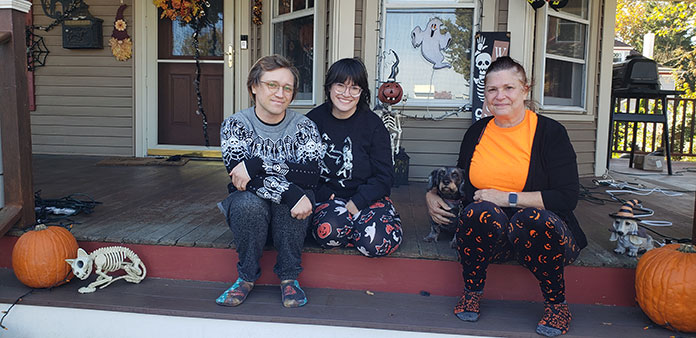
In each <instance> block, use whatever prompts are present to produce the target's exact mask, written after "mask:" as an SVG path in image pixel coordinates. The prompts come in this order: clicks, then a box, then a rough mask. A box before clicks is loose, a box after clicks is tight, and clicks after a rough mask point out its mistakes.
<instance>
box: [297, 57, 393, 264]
mask: <svg viewBox="0 0 696 338" xmlns="http://www.w3.org/2000/svg"><path fill="white" fill-rule="evenodd" d="M324 93H325V94H326V97H327V98H328V100H327V101H326V102H325V103H324V104H322V105H320V106H318V107H316V108H314V109H312V110H311V111H310V112H309V113H307V117H309V118H310V119H311V120H312V121H314V122H315V123H316V124H317V127H318V128H319V132H320V133H321V139H322V153H323V158H322V159H321V160H320V162H319V165H320V167H321V173H320V176H321V177H320V179H319V184H318V186H317V188H316V189H315V195H316V199H317V203H316V204H315V207H314V214H313V215H312V221H311V232H312V234H313V235H314V238H315V239H316V240H317V242H318V243H319V245H321V246H322V247H323V248H336V247H355V248H356V249H357V250H358V251H360V252H361V253H362V254H363V255H365V256H367V257H380V256H386V255H388V254H390V253H392V252H394V251H395V250H396V249H397V248H398V247H399V245H400V244H401V241H402V230H401V219H400V217H399V214H398V213H397V211H396V209H395V208H394V204H393V203H392V201H391V200H390V199H389V194H390V192H391V186H392V181H393V176H394V169H393V164H392V158H391V143H390V140H389V133H388V132H387V129H386V128H385V127H384V124H383V123H382V120H381V119H380V118H379V117H378V116H377V115H376V114H375V113H374V112H372V110H370V89H369V87H368V84H367V70H366V69H365V65H364V64H363V63H362V61H360V59H358V58H354V59H349V58H346V59H341V60H338V61H336V62H335V63H334V64H333V65H331V67H330V68H329V71H328V72H327V74H326V80H325V82H324Z"/></svg>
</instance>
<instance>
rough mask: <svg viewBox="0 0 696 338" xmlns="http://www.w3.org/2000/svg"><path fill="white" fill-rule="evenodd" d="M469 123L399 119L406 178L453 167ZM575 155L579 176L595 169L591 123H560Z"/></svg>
mask: <svg viewBox="0 0 696 338" xmlns="http://www.w3.org/2000/svg"><path fill="white" fill-rule="evenodd" d="M470 125H471V120H470V119H446V120H443V121H431V120H417V119H410V118H409V119H405V120H403V121H402V129H403V134H402V142H401V146H402V147H404V149H406V153H407V154H408V155H409V156H410V167H409V179H410V180H412V181H424V180H426V179H427V177H428V175H429V174H430V172H431V171H432V170H433V169H435V168H437V167H441V166H453V165H456V163H457V158H458V156H459V145H460V143H461V141H462V137H463V136H464V133H465V132H466V130H467V129H468V128H469V126H470ZM563 125H564V126H565V127H566V129H568V135H569V136H570V139H571V141H572V142H573V147H574V148H575V152H576V153H577V157H578V171H579V173H580V175H581V176H590V175H592V173H593V172H594V148H595V138H594V135H595V125H594V123H593V122H563Z"/></svg>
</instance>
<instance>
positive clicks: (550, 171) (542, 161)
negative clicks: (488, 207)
mask: <svg viewBox="0 0 696 338" xmlns="http://www.w3.org/2000/svg"><path fill="white" fill-rule="evenodd" d="M537 116H538V117H539V119H538V120H537V126H536V130H535V132H534V141H533V142H532V154H531V157H530V159H529V172H528V174H527V182H526V183H525V185H524V189H522V191H541V198H542V200H543V201H544V207H545V208H546V209H548V210H550V211H553V212H554V213H555V214H556V215H558V216H559V217H560V218H561V219H562V220H563V221H564V222H565V223H566V224H567V225H568V228H569V229H570V231H571V232H572V233H573V237H575V242H576V244H577V245H578V247H580V248H581V249H582V248H584V247H585V246H587V238H586V237H585V233H584V232H583V231H582V229H581V228H580V224H579V223H578V220H577V218H575V215H574V214H573V210H574V209H575V206H576V205H577V203H578V195H579V191H580V182H579V179H578V165H577V161H576V156H575V150H573V145H572V144H571V143H570V138H568V132H567V131H566V129H565V127H563V125H561V124H560V123H558V122H557V121H555V120H553V119H550V118H548V117H545V116H542V115H537ZM492 118H493V117H492V116H489V117H487V118H484V119H481V120H479V121H478V122H476V123H474V124H473V125H472V126H471V127H470V128H469V130H467V131H466V133H465V134H464V139H463V140H462V144H461V147H460V150H459V160H458V161H457V166H458V167H459V168H463V169H464V170H465V172H466V173H467V177H468V173H469V166H470V165H471V157H472V156H473V154H474V149H475V148H476V145H478V142H479V140H480V139H481V136H482V135H483V133H484V131H485V130H486V125H488V122H489V121H490V120H491V119H492ZM463 190H464V191H463V195H464V201H463V202H464V205H467V204H469V203H471V202H473V200H474V192H475V191H476V190H478V189H476V188H475V187H474V186H473V185H472V184H471V181H470V180H467V181H466V183H465V185H464V189H463Z"/></svg>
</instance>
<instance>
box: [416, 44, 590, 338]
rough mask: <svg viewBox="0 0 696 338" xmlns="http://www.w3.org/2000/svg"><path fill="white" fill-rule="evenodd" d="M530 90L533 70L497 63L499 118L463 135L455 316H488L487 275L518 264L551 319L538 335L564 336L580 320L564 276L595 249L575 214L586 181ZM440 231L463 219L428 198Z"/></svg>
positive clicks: (491, 91)
mask: <svg viewBox="0 0 696 338" xmlns="http://www.w3.org/2000/svg"><path fill="white" fill-rule="evenodd" d="M529 88H530V84H529V82H528V80H527V76H526V74H525V70H524V68H523V67H522V66H521V65H520V64H519V63H517V62H516V61H514V60H513V59H511V58H509V57H500V58H498V59H496V61H494V62H493V63H491V65H490V67H489V68H488V71H487V73H486V77H485V87H484V91H485V104H486V106H487V109H488V110H489V111H490V112H491V114H492V116H489V117H486V118H483V119H481V120H479V121H477V122H476V123H474V124H473V125H472V126H471V127H470V128H469V129H468V130H467V132H466V134H465V135H464V139H463V140H462V144H461V148H460V151H459V160H458V163H457V166H458V167H459V168H462V169H464V170H465V173H466V174H465V176H466V181H465V184H464V186H463V189H462V190H463V196H464V197H463V199H462V205H463V206H465V207H464V208H461V209H460V210H461V211H460V213H459V215H458V220H459V224H458V226H457V234H456V238H457V252H458V255H459V258H460V262H461V264H462V268H463V271H462V275H463V277H464V285H465V288H464V292H463V295H462V297H461V298H460V299H459V302H458V303H457V305H456V306H455V308H454V313H455V315H456V316H457V317H458V318H459V319H461V320H464V321H472V322H473V321H476V320H478V318H479V316H480V311H479V302H480V298H481V295H482V294H483V288H484V285H485V281H486V269H487V268H488V265H489V264H490V263H493V262H502V261H507V260H511V259H517V261H518V262H519V263H520V264H521V265H522V266H524V267H525V268H527V269H529V270H530V271H531V272H532V273H533V274H534V276H535V277H536V278H537V279H538V280H539V284H540V286H541V291H542V294H543V296H544V300H545V302H544V315H543V317H542V318H541V320H540V321H539V323H538V325H537V329H536V332H537V333H539V334H541V335H545V336H557V335H560V334H565V333H566V332H567V331H568V328H569V327H570V320H571V314H570V310H569V309H568V304H567V303H566V300H565V281H564V277H563V267H564V266H565V265H568V264H570V263H572V262H573V261H574V260H575V259H576V258H577V257H578V254H579V253H580V250H581V249H582V248H583V247H585V246H586V245H587V240H586V238H585V234H584V233H583V231H582V229H581V228H580V226H579V224H578V221H577V219H576V218H575V216H574V215H573V210H574V209H575V206H576V204H577V200H578V191H579V181H578V169H577V161H576V155H575V151H574V150H573V146H572V144H571V143H570V139H569V138H568V133H567V131H566V129H565V128H564V127H563V126H562V125H561V124H560V123H558V122H556V121H554V120H552V119H550V118H548V117H544V116H542V115H538V114H537V113H535V112H534V111H532V110H529V109H527V107H526V102H525V99H526V97H527V94H528V93H529ZM426 202H427V206H428V212H429V213H430V216H431V217H432V218H433V220H434V221H436V222H438V223H440V224H447V223H448V222H449V220H448V218H450V217H455V215H453V214H451V213H450V212H449V211H448V210H449V209H450V208H449V207H448V206H447V203H445V202H444V201H443V200H442V199H441V198H440V197H439V196H438V195H437V194H436V193H435V191H428V192H427V193H426Z"/></svg>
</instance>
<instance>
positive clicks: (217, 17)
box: [157, 0, 234, 149]
mask: <svg viewBox="0 0 696 338" xmlns="http://www.w3.org/2000/svg"><path fill="white" fill-rule="evenodd" d="M223 2H224V1H223V0H213V1H209V3H210V7H209V8H207V9H206V12H207V15H206V16H205V17H206V23H205V26H204V27H203V29H202V30H201V34H200V36H199V38H198V45H199V49H200V60H201V63H200V93H201V98H202V105H203V111H204V112H205V115H206V116H207V134H208V136H207V137H208V143H209V145H210V146H219V145H220V124H221V123H222V119H223V116H226V115H229V114H230V113H231V111H232V107H231V102H233V100H232V99H231V98H227V99H225V95H232V93H234V89H233V88H231V87H232V84H233V83H234V81H232V80H230V79H233V78H234V74H233V73H232V71H233V68H232V67H231V63H230V64H229V66H228V60H227V59H228V58H229V57H231V56H228V55H226V53H225V52H226V51H228V50H231V49H232V48H231V46H232V39H231V37H232V36H233V32H232V29H233V25H232V23H233V21H234V20H233V18H234V11H233V10H234V5H233V3H232V2H227V4H224V3H223ZM157 28H158V29H157V41H158V43H157V83H158V85H157V107H158V108H157V145H158V146H159V147H160V148H162V147H163V148H170V149H177V146H204V145H205V143H206V138H205V136H204V122H203V115H202V114H198V113H197V112H198V110H199V108H198V98H197V95H196V91H195V85H194V81H195V79H196V63H195V59H194V55H195V48H194V45H193V42H194V40H193V39H194V38H193V33H194V28H193V27H192V25H190V24H185V23H183V22H181V21H179V20H177V21H170V20H158V27H157ZM186 148H190V147H186Z"/></svg>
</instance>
